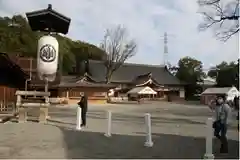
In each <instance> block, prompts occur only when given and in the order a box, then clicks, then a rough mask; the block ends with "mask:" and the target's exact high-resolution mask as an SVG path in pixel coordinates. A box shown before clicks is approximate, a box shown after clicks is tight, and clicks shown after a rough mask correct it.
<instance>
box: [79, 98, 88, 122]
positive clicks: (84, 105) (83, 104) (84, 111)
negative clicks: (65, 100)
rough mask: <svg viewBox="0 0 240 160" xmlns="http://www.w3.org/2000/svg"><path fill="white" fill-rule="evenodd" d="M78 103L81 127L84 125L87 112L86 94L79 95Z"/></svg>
mask: <svg viewBox="0 0 240 160" xmlns="http://www.w3.org/2000/svg"><path fill="white" fill-rule="evenodd" d="M78 104H79V106H80V107H81V118H82V124H81V127H85V126H86V114H87V110H88V102H87V96H86V95H85V94H84V95H83V96H82V97H81V100H80V102H79V103H78Z"/></svg>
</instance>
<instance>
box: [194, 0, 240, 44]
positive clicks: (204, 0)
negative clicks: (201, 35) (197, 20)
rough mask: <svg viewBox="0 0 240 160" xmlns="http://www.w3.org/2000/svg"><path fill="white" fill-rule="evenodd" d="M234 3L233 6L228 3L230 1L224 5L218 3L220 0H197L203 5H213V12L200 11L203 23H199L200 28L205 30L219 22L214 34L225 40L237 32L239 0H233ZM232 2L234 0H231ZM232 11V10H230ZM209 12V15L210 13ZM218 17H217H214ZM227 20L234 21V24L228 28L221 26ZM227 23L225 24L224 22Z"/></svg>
mask: <svg viewBox="0 0 240 160" xmlns="http://www.w3.org/2000/svg"><path fill="white" fill-rule="evenodd" d="M235 1H236V2H235V3H236V4H235V6H234V7H233V6H232V5H230V2H229V3H228V4H227V5H226V6H225V10H223V9H224V7H223V6H221V5H220V2H221V0H199V2H198V3H199V5H200V6H204V7H213V10H214V13H212V12H202V13H201V14H202V15H203V17H204V23H202V24H200V25H199V29H200V30H206V29H208V28H210V27H212V26H216V25H217V24H219V26H217V27H218V29H217V28H215V30H216V31H217V33H216V35H217V36H218V38H219V39H220V40H223V41H227V40H228V39H229V38H230V37H231V36H233V35H234V34H236V33H238V32H239V22H238V20H239V14H238V12H237V11H238V9H239V0H235ZM233 2H234V1H233ZM231 11H232V12H231ZM210 14H211V15H210ZM214 17H218V19H216V18H214ZM225 21H226V22H229V21H236V23H235V24H234V26H232V27H231V28H229V29H226V28H224V27H223V24H225ZM226 25H227V24H226Z"/></svg>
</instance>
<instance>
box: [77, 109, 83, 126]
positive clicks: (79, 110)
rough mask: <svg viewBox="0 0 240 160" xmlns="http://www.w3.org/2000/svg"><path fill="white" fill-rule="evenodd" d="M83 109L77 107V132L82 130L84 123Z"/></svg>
mask: <svg viewBox="0 0 240 160" xmlns="http://www.w3.org/2000/svg"><path fill="white" fill-rule="evenodd" d="M81 115H82V109H81V107H77V121H76V130H78V131H80V130H81V129H82V128H81V123H82V117H81Z"/></svg>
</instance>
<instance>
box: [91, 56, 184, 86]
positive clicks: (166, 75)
mask: <svg viewBox="0 0 240 160" xmlns="http://www.w3.org/2000/svg"><path fill="white" fill-rule="evenodd" d="M89 70H90V73H91V75H92V77H93V78H94V79H95V80H97V81H101V82H104V81H105V73H106V68H105V66H104V64H103V62H102V61H95V60H89ZM149 73H151V74H152V78H153V79H155V80H156V81H157V83H158V84H161V85H181V84H183V83H181V82H180V81H179V80H178V79H177V78H176V77H175V76H173V75H172V74H171V73H170V72H169V71H168V70H167V69H166V68H165V67H164V66H160V65H158V66H157V65H144V64H131V63H124V64H123V66H121V67H120V68H119V69H118V70H116V71H115V72H114V73H113V75H112V77H111V80H110V81H111V82H120V83H121V82H122V83H128V82H132V81H133V80H134V79H136V77H138V76H140V75H144V74H149Z"/></svg>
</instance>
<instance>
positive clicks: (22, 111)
mask: <svg viewBox="0 0 240 160" xmlns="http://www.w3.org/2000/svg"><path fill="white" fill-rule="evenodd" d="M26 121H27V112H26V108H24V107H20V108H19V118H18V123H25V122H26Z"/></svg>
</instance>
